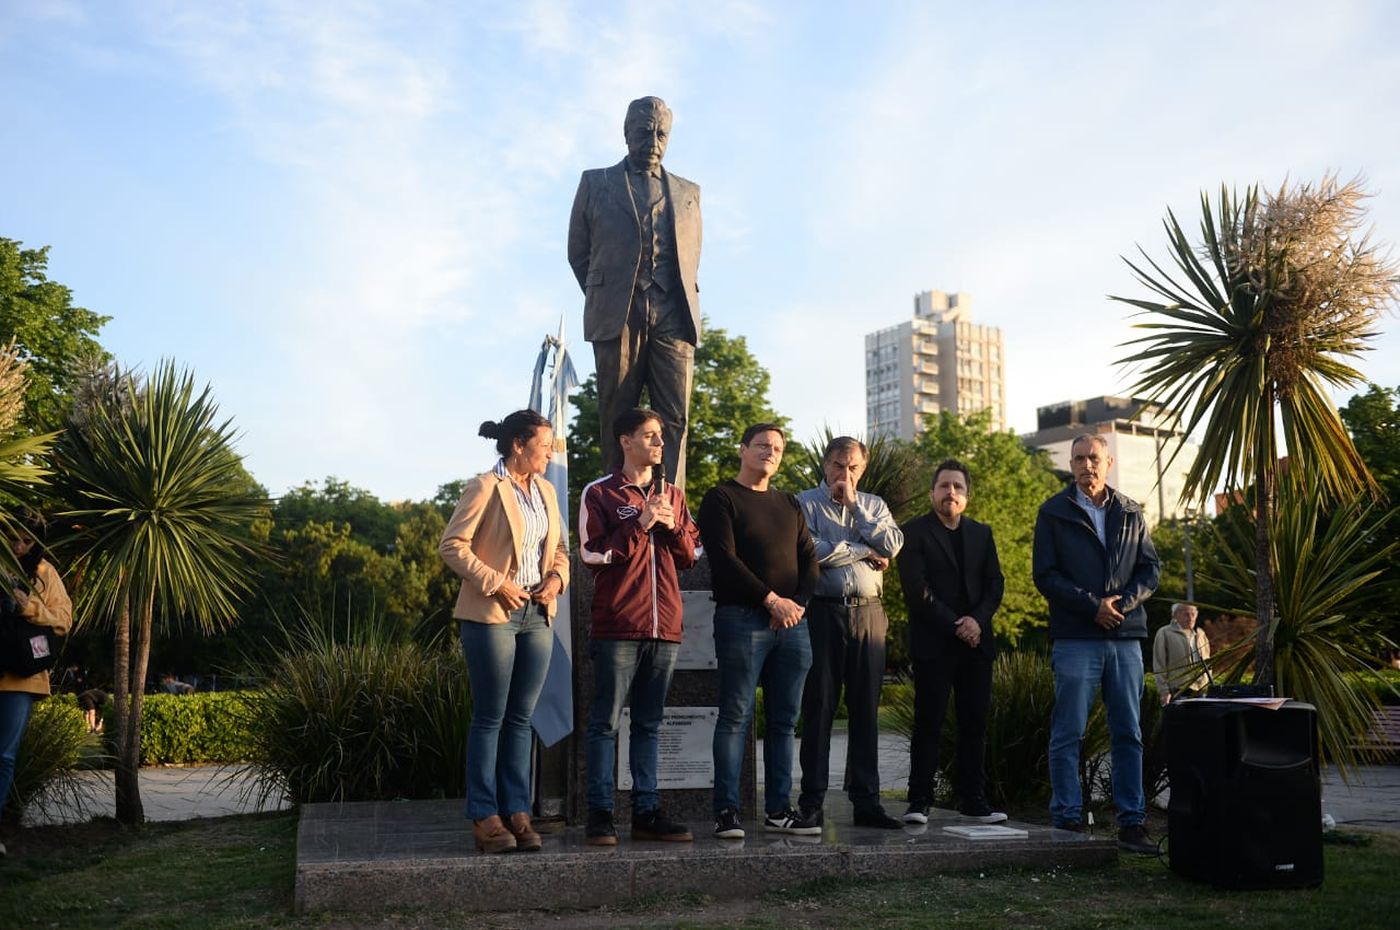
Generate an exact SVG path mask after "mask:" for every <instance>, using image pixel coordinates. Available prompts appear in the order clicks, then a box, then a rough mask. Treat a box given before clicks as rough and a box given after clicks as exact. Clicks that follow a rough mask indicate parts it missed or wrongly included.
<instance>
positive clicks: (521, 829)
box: [510, 811, 544, 852]
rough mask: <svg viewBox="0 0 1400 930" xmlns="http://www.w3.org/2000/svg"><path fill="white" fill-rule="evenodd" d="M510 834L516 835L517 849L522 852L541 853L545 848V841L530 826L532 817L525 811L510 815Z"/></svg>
mask: <svg viewBox="0 0 1400 930" xmlns="http://www.w3.org/2000/svg"><path fill="white" fill-rule="evenodd" d="M510 832H511V833H513V834H514V835H515V848H516V849H518V850H520V851H521V852H539V851H540V850H541V849H543V848H544V841H543V840H541V839H540V835H539V834H538V833H536V832H535V828H534V827H532V826H531V825H530V815H529V814H527V813H525V812H524V811H516V812H515V813H514V814H511V815H510Z"/></svg>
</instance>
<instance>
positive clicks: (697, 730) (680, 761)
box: [617, 707, 719, 791]
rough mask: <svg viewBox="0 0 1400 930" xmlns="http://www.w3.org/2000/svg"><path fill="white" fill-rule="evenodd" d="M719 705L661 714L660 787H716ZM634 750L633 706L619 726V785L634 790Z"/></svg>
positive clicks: (657, 758)
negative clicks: (715, 749)
mask: <svg viewBox="0 0 1400 930" xmlns="http://www.w3.org/2000/svg"><path fill="white" fill-rule="evenodd" d="M718 720H719V708H717V707H667V708H666V710H665V712H664V713H663V714H662V717H661V729H660V730H659V731H658V732H657V734H656V739H657V753H656V787H657V789H658V790H661V791H667V790H674V789H677V788H713V787H714V786H715V757H714V753H713V751H712V747H713V746H714V741H715V722H716V721H718ZM631 751H632V709H631V708H630V707H624V708H623V709H622V722H621V723H619V724H618V725H617V787H618V790H619V791H631V790H632V766H631V765H630V764H629V763H628V760H629V759H630V758H631Z"/></svg>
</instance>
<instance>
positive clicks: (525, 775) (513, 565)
mask: <svg viewBox="0 0 1400 930" xmlns="http://www.w3.org/2000/svg"><path fill="white" fill-rule="evenodd" d="M481 435H482V436H485V437H487V438H488V439H494V440H496V451H497V452H499V453H500V456H501V457H500V460H499V461H498V462H497V463H496V467H495V468H493V469H491V470H490V471H488V472H486V473H485V474H481V475H477V476H476V477H475V478H473V479H471V480H470V481H468V482H467V485H466V487H465V488H463V490H462V499H461V500H460V501H458V503H457V509H456V510H455V511H453V513H452V519H451V520H450V521H449V522H448V524H447V529H446V531H444V532H443V534H442V542H441V543H440V544H439V546H438V551H439V553H441V555H442V559H443V561H444V562H446V563H447V565H448V567H450V568H451V569H452V570H453V571H454V572H456V573H457V574H458V575H460V576H461V578H462V589H461V592H460V593H459V594H458V595H457V606H456V608H455V609H454V610H453V612H452V615H453V616H454V617H456V618H457V619H458V620H459V621H461V634H462V652H463V654H464V655H465V656H466V658H467V674H468V676H469V677H470V679H471V689H472V724H471V731H470V733H469V734H468V736H467V804H466V814H467V816H468V817H469V818H471V821H472V836H473V838H474V839H475V840H476V847H477V849H479V850H481V851H482V852H491V853H495V852H509V851H511V850H513V849H522V850H531V851H533V850H538V849H539V848H540V845H541V844H540V837H539V834H538V833H536V832H535V830H534V828H533V827H532V826H531V824H530V747H531V741H532V734H531V730H530V717H531V716H532V715H533V714H534V711H535V702H536V701H537V700H538V699H539V696H540V690H541V688H542V687H543V686H544V679H545V673H546V672H547V671H548V670H549V660H550V656H552V655H553V653H554V634H553V632H552V631H551V630H550V628H549V625H550V622H551V621H552V620H553V619H554V611H555V607H556V601H557V599H558V597H559V595H560V594H561V593H562V592H563V591H564V588H565V587H566V586H567V585H568V583H569V554H568V548H567V541H566V540H565V538H564V535H563V528H562V522H561V521H560V519H559V505H558V503H557V501H556V499H555V493H554V486H553V485H551V484H550V483H549V482H548V481H546V480H544V478H542V477H541V475H543V474H544V471H545V468H546V467H548V465H549V462H550V460H551V459H552V458H553V457H554V431H553V430H552V429H551V428H550V425H549V421H548V420H546V419H545V418H544V417H542V416H540V415H539V414H538V413H535V412H534V411H533V410H517V411H516V412H515V413H512V414H511V415H510V416H508V417H506V418H505V419H504V420H502V421H501V422H499V423H494V422H491V421H487V422H485V423H483V424H481Z"/></svg>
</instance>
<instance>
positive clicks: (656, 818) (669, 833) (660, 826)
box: [632, 807, 693, 843]
mask: <svg viewBox="0 0 1400 930" xmlns="http://www.w3.org/2000/svg"><path fill="white" fill-rule="evenodd" d="M632 839H634V840H661V841H662V842H666V843H689V842H690V841H691V839H693V837H691V835H690V828H689V827H687V826H686V825H685V824H683V823H677V822H676V821H674V820H672V819H671V818H670V817H667V816H666V815H665V814H664V813H662V811H661V808H659V807H658V808H657V809H656V810H652V811H646V812H645V813H641V814H639V813H636V812H635V811H634V812H633V814H632Z"/></svg>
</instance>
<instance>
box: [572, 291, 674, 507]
mask: <svg viewBox="0 0 1400 930" xmlns="http://www.w3.org/2000/svg"><path fill="white" fill-rule="evenodd" d="M593 363H594V367H595V368H596V370H597V372H598V439H599V442H600V443H601V445H600V447H599V448H601V449H602V451H603V464H604V466H605V467H606V468H608V469H613V468H617V467H618V466H620V465H621V464H622V450H621V448H620V447H619V446H618V444H617V437H616V436H614V435H613V419H614V418H616V417H617V415H618V414H620V413H622V412H624V411H627V410H631V409H632V408H633V407H636V406H637V405H638V404H639V403H640V402H641V399H642V388H646V391H647V402H648V404H649V405H650V407H651V409H652V410H655V411H656V413H657V415H659V416H660V417H661V435H662V440H663V441H664V442H665V444H666V448H665V452H664V453H663V459H664V461H665V464H666V479H667V480H668V481H670V482H671V483H672V484H678V485H681V486H682V487H684V486H685V437H686V429H687V426H688V424H689V417H690V387H691V380H692V376H693V373H694V368H695V334H694V327H693V325H692V324H691V322H690V311H689V310H688V309H687V308H686V306H685V295H684V294H683V293H682V292H681V289H680V287H679V285H677V287H676V288H675V289H674V290H673V291H672V292H671V293H670V294H667V293H666V292H665V291H662V290H661V288H660V287H658V286H652V287H649V288H647V289H646V290H645V291H634V292H633V294H632V308H631V310H630V311H629V312H628V314H627V323H626V325H624V326H623V327H622V332H621V333H620V334H619V335H618V338H616V339H607V340H601V341H599V342H595V343H593Z"/></svg>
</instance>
